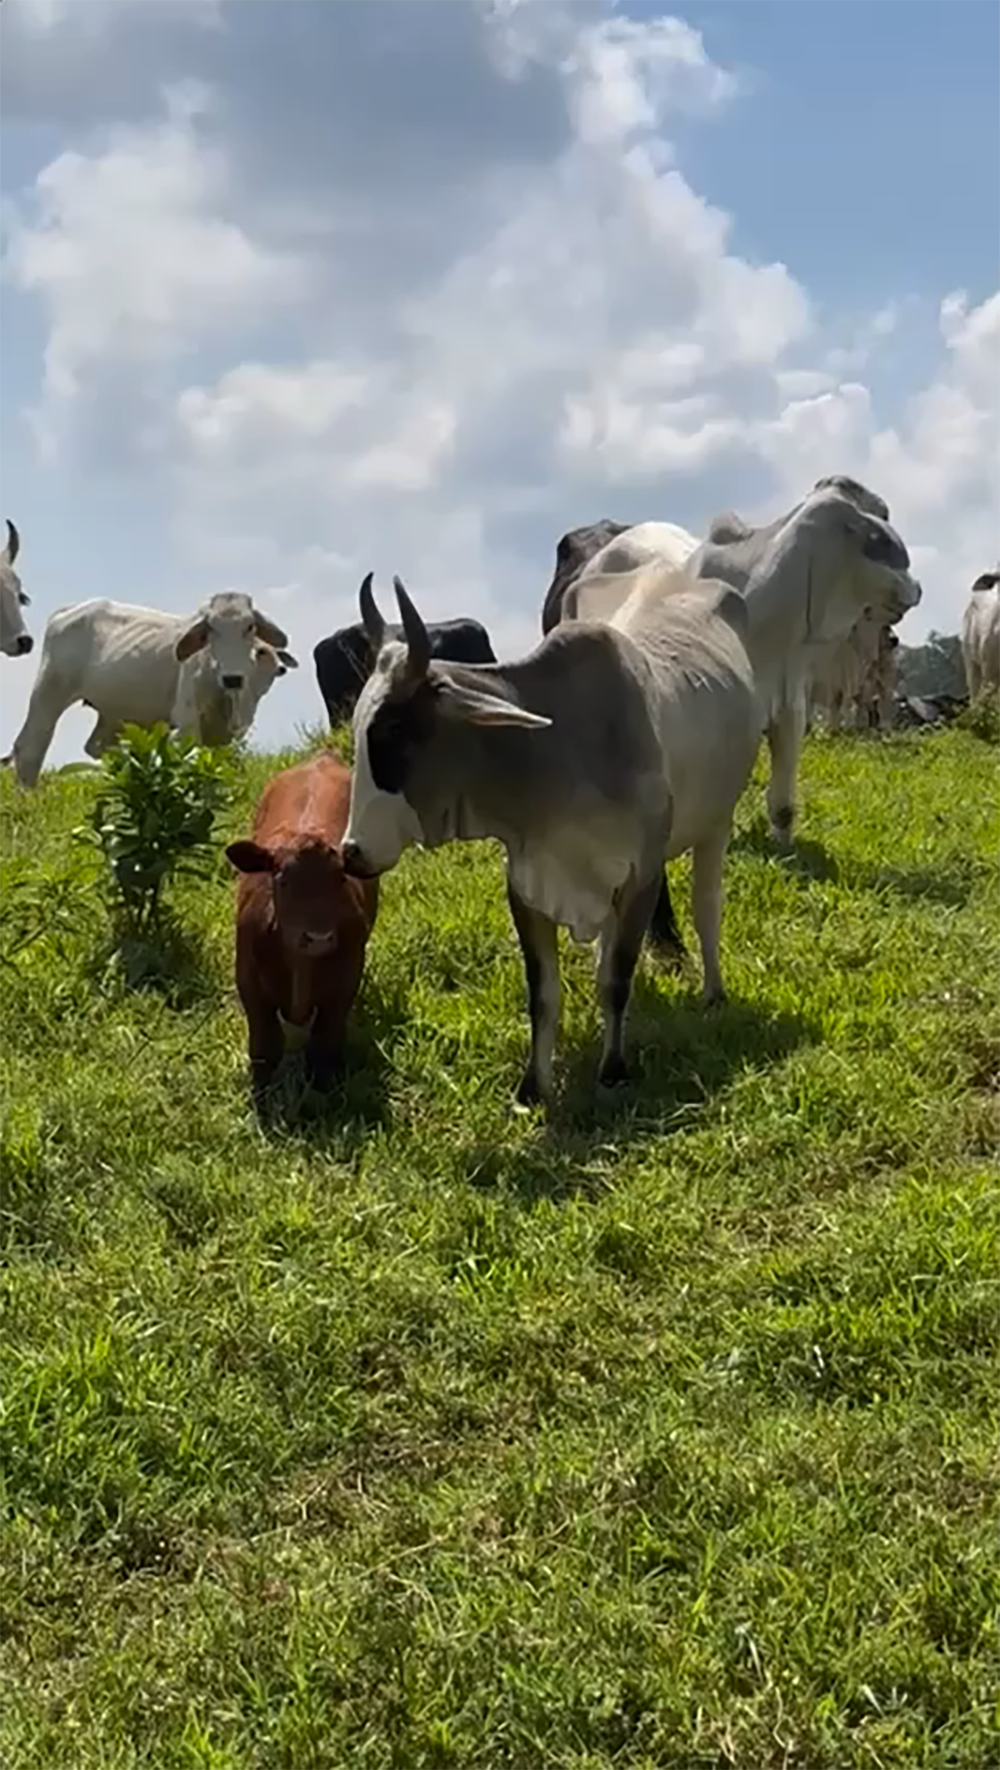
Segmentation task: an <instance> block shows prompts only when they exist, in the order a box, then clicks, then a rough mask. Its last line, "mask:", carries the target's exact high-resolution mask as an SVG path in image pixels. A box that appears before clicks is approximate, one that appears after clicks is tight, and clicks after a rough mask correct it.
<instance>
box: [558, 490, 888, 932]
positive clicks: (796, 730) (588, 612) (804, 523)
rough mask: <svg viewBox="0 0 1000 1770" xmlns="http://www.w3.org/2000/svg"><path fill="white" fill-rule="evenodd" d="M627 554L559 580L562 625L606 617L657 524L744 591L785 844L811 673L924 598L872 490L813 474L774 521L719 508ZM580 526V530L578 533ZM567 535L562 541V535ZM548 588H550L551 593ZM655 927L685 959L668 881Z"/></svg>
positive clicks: (672, 543)
mask: <svg viewBox="0 0 1000 1770" xmlns="http://www.w3.org/2000/svg"><path fill="white" fill-rule="evenodd" d="M640 528H641V530H642V536H641V540H640V544H639V546H637V548H636V555H635V557H634V559H633V558H632V556H631V555H630V551H629V541H630V531H629V532H626V533H625V534H622V535H619V536H616V537H615V538H613V539H612V540H610V541H608V542H606V543H605V544H604V545H603V546H602V547H601V548H599V549H598V550H597V551H596V552H595V553H594V555H593V556H592V557H591V558H590V559H589V560H588V561H587V562H586V563H585V565H584V566H583V567H582V568H581V570H580V572H579V573H578V575H577V577H576V578H575V579H574V580H573V581H572V582H571V583H568V584H566V585H565V587H564V589H563V593H562V601H561V605H560V607H559V611H558V618H559V620H560V622H563V621H567V620H569V621H574V620H595V621H600V620H608V619H610V618H611V616H612V615H613V613H614V610H615V608H616V607H617V606H618V603H619V601H620V600H621V598H622V596H623V594H624V593H625V591H624V582H625V580H626V579H627V576H628V572H629V569H630V566H631V567H634V565H636V564H638V563H640V561H641V560H643V559H647V558H648V557H649V551H648V549H649V533H650V531H653V530H655V529H656V528H660V529H661V530H662V549H661V553H660V557H661V558H662V560H663V563H664V564H665V565H668V566H670V565H675V566H677V565H679V566H683V567H684V569H685V570H686V572H687V573H689V574H690V575H691V576H693V577H696V578H707V579H711V580H713V581H717V582H721V583H725V584H730V585H731V586H732V587H733V588H734V589H736V590H739V591H740V592H741V594H742V595H743V596H744V597H745V598H746V603H747V611H748V615H749V620H750V635H749V648H750V654H751V657H752V658H753V661H754V672H755V676H756V680H757V684H758V688H759V691H760V694H761V698H762V700H763V702H764V704H765V708H766V720H765V728H766V733H767V741H768V748H769V750H770V754H771V775H770V780H769V782H768V790H767V808H768V817H769V821H770V825H771V832H772V836H773V838H774V840H775V841H776V843H777V844H778V846H779V847H781V848H788V847H789V846H790V842H791V835H792V827H793V824H794V819H795V810H794V799H795V781H796V776H797V772H798V761H799V755H800V752H801V748H802V739H803V737H804V735H805V729H806V719H807V710H808V695H809V691H810V688H811V685H812V682H813V680H814V679H815V677H816V675H817V674H818V673H819V672H821V671H822V670H823V669H825V668H828V667H829V663H830V660H831V658H832V656H833V655H834V654H835V653H836V651H837V649H838V648H839V647H840V646H841V645H842V644H843V643H844V641H845V640H846V639H847V637H848V635H849V634H850V633H851V631H852V630H853V628H854V627H855V626H856V625H857V623H858V622H859V621H860V620H862V619H864V618H866V617H867V618H871V619H873V620H875V621H876V622H877V623H879V624H885V625H892V624H893V623H895V622H896V621H898V620H900V619H901V618H902V616H903V615H904V614H905V613H906V612H907V610H909V609H911V608H915V607H916V605H917V603H918V602H919V601H920V596H921V590H920V585H919V584H918V583H917V582H916V581H915V579H914V578H913V577H912V576H911V575H910V569H909V568H910V560H909V554H908V553H907V550H906V547H905V546H904V544H903V542H902V540H901V539H900V537H899V535H897V533H896V531H895V530H894V529H893V528H892V527H891V526H890V524H889V512H888V506H887V505H886V504H885V502H884V500H883V499H882V498H880V497H879V496H878V495H877V493H875V492H872V491H869V489H868V488H867V487H866V486H863V485H862V484H861V483H860V481H858V480H855V479H852V478H851V477H850V476H848V475H846V474H830V475H827V476H826V477H825V478H823V479H820V480H818V481H817V482H816V485H815V486H814V487H813V489H812V491H811V492H810V493H809V495H808V496H807V497H806V498H804V499H803V500H802V502H801V503H799V504H797V505H795V506H794V508H793V509H792V510H790V511H788V512H787V513H786V515H785V516H783V517H779V518H778V519H777V520H776V521H775V522H772V523H767V524H764V525H763V526H761V527H757V528H755V527H752V526H751V525H750V524H749V523H746V522H744V521H743V519H742V518H741V517H739V516H737V515H736V513H735V512H734V511H726V512H724V513H723V514H722V515H720V516H718V517H716V519H715V520H714V522H713V523H712V524H711V526H710V528H709V531H708V534H707V536H706V538H705V540H704V541H702V542H701V543H694V540H693V537H692V536H690V535H688V534H687V532H686V531H685V530H680V531H678V530H676V529H674V532H673V535H672V536H671V534H670V530H671V529H672V528H673V525H671V524H662V525H656V524H642V525H640ZM576 532H577V533H580V531H576ZM564 538H565V537H564ZM549 593H550V594H551V586H550V592H549ZM650 933H651V935H652V938H653V939H654V941H655V942H656V944H657V946H658V947H659V948H660V949H661V951H662V952H663V953H664V955H665V956H666V957H667V958H669V959H671V960H674V961H679V960H680V959H682V958H683V956H684V945H683V941H682V939H681V935H680V931H679V929H678V927H677V922H676V918H675V916H674V913H673V907H672V905H671V901H670V891H669V886H668V884H667V881H666V879H664V882H663V890H662V892H661V893H660V896H659V899H658V901H657V905H656V910H655V912H654V915H653V918H652V922H651V927H650Z"/></svg>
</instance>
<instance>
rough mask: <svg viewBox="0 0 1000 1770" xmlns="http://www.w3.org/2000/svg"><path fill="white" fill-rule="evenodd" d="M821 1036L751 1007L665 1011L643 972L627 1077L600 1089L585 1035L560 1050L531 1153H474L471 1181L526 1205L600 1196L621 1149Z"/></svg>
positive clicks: (595, 1048) (675, 1124)
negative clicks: (554, 1083) (558, 1082)
mask: <svg viewBox="0 0 1000 1770" xmlns="http://www.w3.org/2000/svg"><path fill="white" fill-rule="evenodd" d="M818 1037H819V1030H818V1028H817V1027H816V1026H814V1025H813V1024H812V1023H811V1022H810V1021H808V1020H806V1019H804V1018H803V1017H801V1016H799V1015H793V1014H783V1013H780V1014H771V1013H768V1012H767V1011H766V1010H764V1009H761V1008H759V1007H757V1006H755V1005H753V1004H751V1003H748V1002H732V1001H730V1002H727V1003H726V1004H725V1005H724V1006H722V1007H719V1008H712V1009H708V1010H705V1009H704V1008H702V1007H701V1005H700V1003H698V1002H697V1001H693V1000H692V1001H687V1002H683V1001H682V1002H678V1003H675V1004H671V1003H669V1002H667V1001H665V1000H664V998H663V996H662V994H661V993H660V992H659V991H658V990H657V989H656V987H655V985H654V983H653V982H651V981H650V980H649V979H648V978H646V977H644V976H641V975H640V976H639V977H637V978H636V983H635V989H634V992H633V996H632V1007H631V1011H630V1015H629V1030H628V1041H627V1053H628V1058H629V1062H630V1064H631V1066H632V1080H631V1081H630V1082H629V1083H628V1084H627V1085H625V1086H624V1087H621V1088H615V1089H603V1088H599V1087H598V1085H597V1066H598V1060H599V1042H598V1041H597V1040H595V1039H594V1038H593V1037H590V1038H587V1039H586V1040H579V1041H576V1042H575V1043H573V1042H571V1043H569V1044H568V1045H566V1046H564V1047H563V1048H562V1075H563V1081H562V1086H561V1087H559V1089H558V1092H557V1096H556V1099H555V1101H554V1103H553V1106H552V1109H551V1112H550V1114H549V1116H548V1119H547V1120H540V1124H539V1136H538V1138H537V1139H536V1140H534V1141H533V1142H532V1143H531V1145H530V1146H529V1147H527V1148H524V1147H522V1148H520V1149H511V1148H505V1147H503V1146H502V1145H500V1146H496V1145H492V1146H490V1147H488V1148H476V1149H473V1150H470V1151H469V1153H468V1156H467V1162H466V1167H467V1172H468V1174H469V1179H470V1183H471V1184H472V1185H474V1186H476V1187H477V1188H479V1189H487V1188H490V1187H494V1186H505V1187H509V1188H510V1189H511V1190H512V1191H514V1192H516V1193H518V1194H520V1195H521V1197H522V1198H524V1199H526V1200H532V1199H536V1198H561V1197H568V1196H569V1195H571V1194H580V1193H583V1194H585V1195H590V1196H597V1195H599V1194H600V1193H602V1192H603V1191H605V1190H606V1189H607V1186H608V1184H609V1182H608V1178H607V1174H608V1172H609V1171H611V1169H613V1168H614V1166H615V1165H616V1164H617V1162H618V1161H619V1160H620V1157H621V1153H622V1149H623V1148H625V1147H630V1148H635V1149H637V1150H638V1149H641V1146H642V1145H643V1144H644V1143H648V1142H652V1141H654V1140H655V1139H658V1138H662V1137H663V1136H665V1135H668V1134H669V1133H670V1132H671V1131H679V1130H686V1129H689V1128H690V1127H691V1126H692V1125H693V1124H694V1123H696V1122H697V1121H698V1120H699V1119H700V1118H701V1117H702V1116H703V1115H704V1114H705V1113H709V1112H711V1110H712V1108H713V1105H714V1102H715V1099H716V1097H717V1096H718V1095H719V1094H721V1093H722V1092H723V1090H724V1089H725V1088H726V1087H727V1086H728V1084H729V1083H730V1082H731V1081H732V1080H733V1078H734V1077H735V1076H737V1075H739V1074H740V1073H741V1072H742V1071H743V1070H746V1069H758V1068H762V1067H764V1066H766V1065H769V1064H774V1063H780V1062H781V1061H782V1060H783V1059H784V1058H785V1057H787V1056H789V1055H790V1054H791V1052H792V1051H794V1050H796V1049H797V1048H798V1047H799V1046H800V1045H803V1044H812V1043H814V1042H815V1041H816V1040H817V1039H818Z"/></svg>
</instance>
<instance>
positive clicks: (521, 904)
mask: <svg viewBox="0 0 1000 1770" xmlns="http://www.w3.org/2000/svg"><path fill="white" fill-rule="evenodd" d="M507 901H508V902H509V904H510V913H511V915H512V916H513V918H514V927H515V928H516V929H517V937H518V940H519V941H520V942H521V952H522V954H523V956H524V971H525V976H526V978H527V982H528V1013H529V1014H530V1016H531V1055H530V1056H529V1058H528V1066H527V1068H526V1070H525V1072H524V1075H523V1077H522V1078H521V1085H520V1087H519V1088H518V1090H517V1098H518V1100H519V1101H520V1102H521V1104H522V1106H533V1105H535V1104H536V1102H538V1101H540V1100H548V1099H549V1098H550V1096H551V1093H552V1059H553V1056H554V1054H555V1048H556V1035H557V1033H558V1031H559V947H558V943H557V938H556V926H555V923H554V922H550V921H549V918H548V916H543V915H542V914H541V913H540V912H539V911H538V910H533V909H530V908H529V906H528V905H527V904H526V903H525V901H524V899H523V898H522V897H519V896H518V894H517V892H516V891H515V890H514V887H513V886H512V885H510V884H508V886H507Z"/></svg>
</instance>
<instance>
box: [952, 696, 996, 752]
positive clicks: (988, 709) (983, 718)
mask: <svg viewBox="0 0 1000 1770" xmlns="http://www.w3.org/2000/svg"><path fill="white" fill-rule="evenodd" d="M955 723H956V724H957V725H958V726H959V727H960V728H961V730H962V731H968V732H971V733H972V736H973V737H978V738H982V739H983V740H984V742H986V743H987V744H993V745H994V746H996V745H997V744H1000V702H998V701H997V696H996V691H995V690H994V689H986V690H985V691H984V693H982V694H981V695H980V696H979V699H978V700H976V701H973V703H972V705H971V707H966V709H965V712H964V713H960V714H959V716H958V719H957V720H956V721H955Z"/></svg>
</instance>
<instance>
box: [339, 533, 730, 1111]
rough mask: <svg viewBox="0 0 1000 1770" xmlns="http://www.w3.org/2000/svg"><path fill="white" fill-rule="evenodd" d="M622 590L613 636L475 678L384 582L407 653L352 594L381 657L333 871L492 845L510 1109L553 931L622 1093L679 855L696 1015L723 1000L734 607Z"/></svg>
mask: <svg viewBox="0 0 1000 1770" xmlns="http://www.w3.org/2000/svg"><path fill="white" fill-rule="evenodd" d="M619 581H620V583H621V584H622V585H623V586H624V590H625V596H624V598H623V600H622V605H621V607H619V608H618V609H617V611H616V613H615V615H614V618H613V619H612V620H611V621H609V622H608V623H606V624H592V623H589V622H583V621H580V622H576V621H570V622H568V623H566V624H565V625H560V626H558V627H556V628H555V629H554V631H553V632H551V633H549V634H548V636H547V638H545V639H544V640H543V641H542V643H541V645H540V646H538V647H537V649H536V650H535V651H533V652H531V653H530V655H529V656H528V657H525V658H521V659H519V660H518V661H517V662H516V663H505V664H478V665H468V664H465V665H463V664H452V663H445V662H444V660H442V659H437V658H432V657H431V648H430V640H429V638H428V635H427V630H426V628H425V626H424V623H423V621H422V620H421V618H420V616H419V614H418V613H417V610H416V609H415V608H414V606H413V603H412V602H411V601H410V599H409V597H408V596H407V594H406V591H405V589H404V587H403V585H402V584H401V583H400V581H399V579H398V578H397V579H396V599H397V602H398V603H399V611H400V618H401V620H402V623H403V633H404V636H405V643H401V642H400V641H399V640H395V639H387V638H386V637H385V625H384V622H383V621H382V618H381V616H380V615H379V612H378V610H377V608H376V607H375V603H374V599H373V597H372V591H371V578H370V577H368V578H366V579H365V582H364V584H363V585H362V588H361V616H362V620H363V621H364V625H365V630H366V632H367V633H368V636H369V639H370V641H371V645H372V649H373V651H374V652H375V653H376V654H377V655H376V663H375V668H374V671H373V672H372V674H371V676H370V677H369V678H368V681H367V682H366V684H365V686H364V688H363V689H362V691H361V695H360V698H359V700H358V704H357V707H356V709H355V713H354V737H355V763H354V778H353V781H352V786H351V812H350V819H349V822H348V827H347V830H346V833H345V836H344V841H343V845H342V848H341V853H342V857H343V862H344V867H345V870H346V871H347V872H348V873H350V874H353V875H354V876H356V877H362V878H364V877H370V876H374V875H376V874H378V873H382V872H387V871H388V870H389V869H390V868H391V867H393V866H395V865H396V862H397V861H398V860H399V857H400V855H401V854H402V852H403V850H404V849H405V848H406V847H408V846H410V845H411V844H413V843H415V842H417V843H421V844H423V846H424V847H426V848H435V847H437V846H438V845H439V844H440V843H442V842H454V841H470V840H475V839H476V838H483V837H494V838H496V839H497V840H498V841H500V842H501V843H502V844H503V846H504V848H505V849H506V851H507V883H508V898H509V902H510V908H511V913H512V915H513V919H514V926H515V928H516V929H517V934H518V938H519V940H520V942H521V948H522V952H523V954H524V964H525V973H526V977H527V984H528V1000H529V1010H530V1014H531V1033H532V1037H531V1055H530V1058H529V1061H528V1066H527V1069H526V1071H525V1074H524V1078H523V1080H522V1083H521V1090H520V1097H521V1100H522V1101H524V1102H530V1101H534V1100H538V1099H543V1100H544V1099H546V1098H547V1097H548V1096H549V1094H550V1093H551V1088H552V1057H553V1051H554V1047H555V1041H556V1032H557V1027H558V1021H559V958H558V946H557V941H556V930H557V928H558V927H559V926H563V927H566V928H568V929H569V930H570V933H571V934H572V936H573V938H574V939H575V940H581V941H589V940H594V939H596V938H598V937H600V942H601V949H600V971H599V988H600V995H601V1006H602V1010H603V1015H604V1048H603V1051H602V1055H601V1065H600V1070H599V1080H600V1081H601V1082H603V1083H609V1084H610V1083H617V1082H620V1081H623V1080H625V1078H626V1076H627V1073H628V1071H627V1066H626V1061H625V1055H624V1048H623V1037H624V1027H625V1016H626V1012H627V1009H628V1003H629V996H630V994H631V988H632V977H633V973H634V971H635V964H636V960H637V958H638V955H639V949H640V947H641V945H642V941H643V937H644V935H645V933H646V929H647V927H648V925H649V918H650V914H651V912H652V909H653V905H654V904H655V902H656V897H657V893H658V891H659V889H660V884H661V880H662V877H663V863H664V861H665V860H666V859H669V858H671V857H672V856H674V855H680V854H684V853H686V852H688V851H690V852H691V855H692V863H693V864H692V873H693V885H692V901H693V907H694V918H695V926H696V928H697V930H698V937H699V940H700V942H701V950H702V959H703V963H704V972H705V981H704V999H705V1002H706V1003H713V1002H718V1001H721V1000H722V999H723V996H724V990H723V985H722V975H721V971H720V965H719V938H720V925H721V916H722V865H723V857H724V855H725V850H726V846H727V843H728V841H729V831H730V826H731V824H732V816H733V808H734V806H735V804H736V801H737V799H738V798H739V796H740V794H741V792H742V791H743V789H744V787H745V785H746V783H747V780H748V779H749V776H750V771H751V769H752V767H753V760H754V755H755V753H756V750H757V745H758V742H759V740H760V729H761V724H762V722H763V713H762V709H761V707H760V704H759V702H758V699H757V694H756V691H755V688H754V681H753V671H752V668H751V664H750V660H749V657H748V655H747V647H746V634H747V628H748V621H747V609H746V603H745V601H744V599H743V597H741V596H739V595H737V594H736V592H735V591H733V590H730V589H729V588H728V587H727V586H725V585H722V584H710V583H704V582H696V581H695V580H694V579H692V578H689V577H687V576H686V575H685V574H684V573H672V572H670V571H669V570H668V569H667V568H666V567H664V566H663V565H662V564H660V563H658V562H657V561H655V560H654V561H652V562H647V563H646V564H645V565H642V566H640V567H639V568H638V570H636V571H634V572H631V573H623V574H619Z"/></svg>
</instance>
